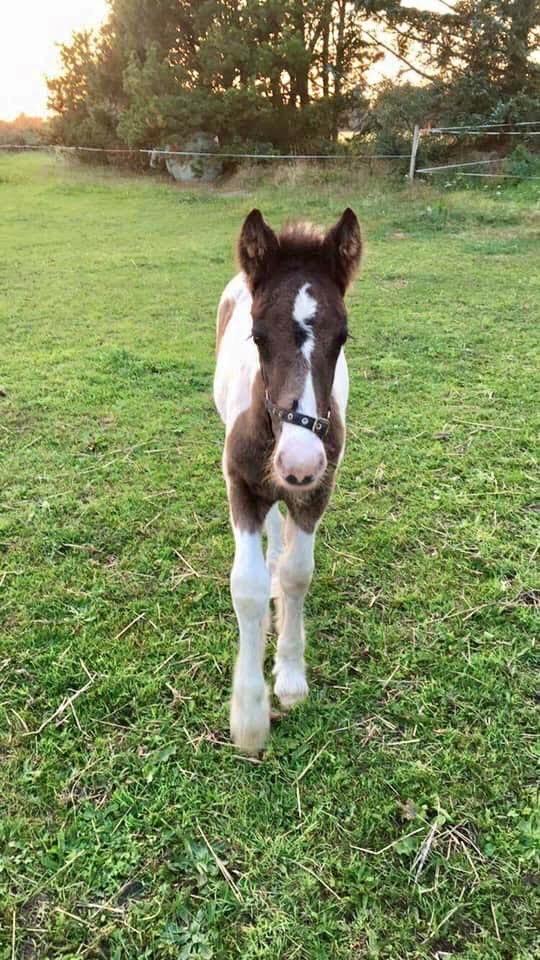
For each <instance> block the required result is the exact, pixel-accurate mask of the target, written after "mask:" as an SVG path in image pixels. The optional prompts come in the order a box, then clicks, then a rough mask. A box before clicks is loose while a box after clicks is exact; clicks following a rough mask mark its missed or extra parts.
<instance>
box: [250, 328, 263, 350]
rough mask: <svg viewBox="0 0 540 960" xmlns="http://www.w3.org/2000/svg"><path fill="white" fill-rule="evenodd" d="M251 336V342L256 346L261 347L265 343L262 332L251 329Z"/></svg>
mask: <svg viewBox="0 0 540 960" xmlns="http://www.w3.org/2000/svg"><path fill="white" fill-rule="evenodd" d="M251 336H252V338H253V343H254V344H255V345H256V346H257V347H263V346H264V345H265V343H266V337H265V336H264V334H263V333H257V332H256V331H255V330H253V332H252V334H251Z"/></svg>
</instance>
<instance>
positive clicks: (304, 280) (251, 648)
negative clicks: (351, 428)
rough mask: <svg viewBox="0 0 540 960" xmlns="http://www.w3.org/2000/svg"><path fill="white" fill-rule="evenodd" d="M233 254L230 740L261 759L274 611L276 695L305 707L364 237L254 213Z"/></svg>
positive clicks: (227, 417) (344, 222) (221, 394)
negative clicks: (321, 531)
mask: <svg viewBox="0 0 540 960" xmlns="http://www.w3.org/2000/svg"><path fill="white" fill-rule="evenodd" d="M238 253H239V259H240V265H241V267H242V272H241V273H239V274H238V275H237V276H236V277H235V278H234V279H233V280H231V282H230V283H229V284H228V285H227V287H226V288H225V290H224V292H223V295H222V297H221V301H220V304H219V311H218V327H217V341H218V343H217V350H218V353H217V366H216V374H215V380H214V399H215V403H216V406H217V409H218V411H219V413H220V416H221V418H222V420H223V421H224V423H225V428H226V438H225V448H224V455H223V472H224V475H225V481H226V484H227V492H228V496H229V505H230V512H231V522H232V527H233V531H234V539H235V545H236V550H235V557H234V564H233V568H232V571H231V594H232V600H233V605H234V609H235V612H236V616H237V619H238V627H239V631H240V648H239V653H238V658H237V661H236V666H235V670H234V680H233V691H232V700H231V714H230V723H231V733H232V737H233V739H234V742H235V743H236V744H237V746H238V747H240V748H241V749H243V750H245V751H247V752H250V753H256V752H258V751H259V750H260V749H261V748H262V747H263V746H264V743H265V741H266V738H267V735H268V730H269V726H270V705H269V698H268V692H267V689H266V684H265V681H264V674H263V661H264V648H265V633H266V627H267V622H268V614H269V602H270V598H271V597H272V598H274V599H275V600H276V601H277V605H278V641H277V652H276V658H275V666H274V675H275V684H274V692H275V694H276V696H277V697H278V699H279V700H280V702H281V704H282V706H283V707H285V708H290V707H292V706H294V704H295V703H298V702H299V701H301V700H303V699H304V698H305V697H306V696H307V693H308V685H307V682H306V669H305V662H304V618H303V607H304V598H305V596H306V593H307V590H308V587H309V584H310V581H311V577H312V573H313V548H314V539H315V530H316V528H317V524H318V522H319V520H320V519H321V517H322V515H323V513H324V510H325V508H326V506H327V504H328V500H329V497H330V494H331V491H332V486H333V480H334V474H335V471H336V468H337V466H338V464H339V462H340V460H341V457H342V455H343V447H344V440H345V409H346V405H347V396H348V374H347V364H346V361H345V356H344V353H343V346H344V344H345V341H346V339H347V315H346V312H345V307H344V304H343V296H344V293H345V290H346V289H347V286H348V285H349V283H350V281H351V280H352V278H353V276H354V274H355V272H356V269H357V267H358V265H359V262H360V254H361V239H360V227H359V224H358V220H357V219H356V216H355V214H354V213H353V211H352V210H350V209H347V210H345V212H344V213H343V215H342V217H341V218H340V220H339V221H338V223H337V224H336V225H335V226H334V227H332V229H331V230H329V231H328V232H327V233H324V232H323V231H321V230H319V229H317V228H314V227H313V226H311V225H310V224H305V223H299V224H294V225H291V226H287V227H285V228H284V229H283V230H282V232H281V233H280V234H278V235H276V234H275V233H274V231H273V230H272V229H271V228H270V227H269V226H268V224H267V223H265V221H264V220H263V218H262V216H261V214H260V212H259V211H258V210H252V212H251V213H250V214H249V216H248V217H247V219H246V221H245V223H244V225H243V228H242V232H241V235H240V241H239V246H238ZM279 500H281V501H283V502H284V503H285V504H286V506H287V516H286V519H285V520H284V519H283V518H282V514H281V512H280V510H279V507H278V501H279ZM263 527H264V528H265V529H266V534H267V538H268V547H267V554H266V560H265V557H264V554H263V545H262V533H263Z"/></svg>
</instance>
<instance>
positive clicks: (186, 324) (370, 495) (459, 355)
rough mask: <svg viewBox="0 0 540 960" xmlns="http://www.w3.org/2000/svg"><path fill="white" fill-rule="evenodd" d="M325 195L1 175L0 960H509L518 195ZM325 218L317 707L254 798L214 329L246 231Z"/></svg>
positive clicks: (517, 738) (530, 570)
mask: <svg viewBox="0 0 540 960" xmlns="http://www.w3.org/2000/svg"><path fill="white" fill-rule="evenodd" d="M350 181H351V182H350V183H349V187H348V189H347V187H346V184H345V180H344V179H342V180H341V182H340V181H336V182H335V183H332V182H331V181H330V180H328V179H325V178H323V176H322V175H320V174H316V175H315V174H314V181H313V183H311V184H310V181H309V178H308V176H307V175H305V174H304V175H302V176H300V177H299V178H298V180H297V182H295V181H294V178H291V177H289V178H286V177H284V178H283V183H282V184H281V185H279V184H268V183H267V184H264V183H262V184H259V185H257V182H256V181H255V180H253V181H250V180H249V179H246V181H245V182H244V183H243V184H238V183H236V184H232V185H229V186H224V187H222V188H221V189H220V190H215V191H213V190H209V189H204V188H200V189H198V188H192V189H190V190H186V189H182V188H179V187H178V186H174V185H172V184H169V183H165V182H159V181H153V180H150V179H144V178H136V177H120V176H119V175H116V174H114V173H103V172H100V171H99V169H97V168H96V169H92V168H77V167H73V168H70V167H65V166H64V165H62V164H55V162H54V160H51V159H50V158H46V157H42V156H9V157H1V158H0V251H1V254H0V391H1V393H0V636H1V639H0V761H1V765H0V927H1V932H0V958H2V960H8V958H9V960H12V958H22V960H35V958H47V960H49V958H51V960H54V958H58V957H69V958H75V957H77V958H78V957H103V958H105V957H106V958H113V960H143V958H167V957H174V958H178V957H180V958H188V957H189V958H209V957H214V958H218V960H228V958H236V957H238V958H242V960H255V958H264V960H293V958H295V960H302V958H304V960H334V958H336V960H337V958H339V960H343V958H354V960H360V958H381V960H404V958H425V960H427V958H430V960H446V958H449V957H456V958H459V960H491V958H493V960H495V958H496V960H532V957H533V956H535V955H536V953H535V948H534V946H533V926H534V909H533V905H534V894H535V885H537V884H538V881H539V873H538V867H537V865H536V864H535V861H534V854H535V844H537V838H538V819H537V808H536V811H535V799H534V784H535V769H534V750H535V740H534V732H535V721H534V712H533V710H534V692H533V691H534V686H533V671H532V665H533V641H534V635H535V632H536V628H537V625H538V609H537V608H538V605H539V603H540V584H539V581H538V577H537V561H538V554H537V549H538V517H539V511H540V493H539V491H538V486H536V488H535V484H537V480H538V473H537V464H535V460H534V452H535V443H536V441H537V436H538V411H539V397H538V391H536V393H535V386H537V385H538V362H539V351H538V342H539V338H538V329H539V324H538V319H539V315H540V289H539V270H538V266H539V259H540V258H539V251H540V242H539V240H540V235H539V220H540V189H539V188H538V187H537V186H536V185H533V184H530V185H523V186H520V187H504V188H503V189H502V190H501V191H496V190H495V188H489V189H481V188H477V185H476V184H475V189H471V190H468V191H464V190H463V191H457V190H454V189H452V188H449V189H448V190H447V191H446V192H444V191H442V192H440V193H438V192H436V191H435V190H434V189H432V188H429V187H426V186H421V185H418V186H417V187H416V188H415V190H414V191H413V192H411V193H409V192H408V191H407V189H406V188H398V187H392V186H391V185H389V183H388V182H385V181H377V180H376V179H373V180H369V179H368V180H364V181H358V183H357V184H356V185H355V176H354V174H352V175H351V177H350ZM347 204H350V205H351V206H353V207H354V208H355V210H356V211H357V213H358V215H359V217H360V219H361V221H362V224H363V227H364V232H365V236H366V245H367V255H366V260H365V267H364V271H363V274H362V278H361V279H360V281H359V282H358V283H357V285H356V287H355V289H354V291H353V293H352V295H351V297H350V299H349V307H350V327H351V330H352V332H353V333H354V337H355V339H354V340H353V341H352V342H351V344H350V346H349V347H348V356H349V360H350V365H351V373H352V400H351V408H350V416H349V424H350V430H349V441H348V451H347V455H346V458H345V462H344V466H343V469H342V472H341V475H340V480H339V485H338V489H337V492H336V496H335V498H334V500H333V504H332V508H331V509H330V510H329V511H328V513H327V514H326V517H325V519H324V523H323V525H322V528H321V530H320V534H319V538H318V546H317V552H316V558H317V573H316V578H315V580H314V585H313V589H312V592H311V594H310V597H309V600H308V609H307V627H308V646H309V652H308V658H309V673H310V681H311V689H312V693H311V697H310V699H309V701H308V702H307V703H306V704H305V705H303V706H302V707H301V708H300V709H298V710H297V711H296V712H294V713H293V714H291V715H290V716H289V717H288V718H286V719H283V720H282V721H281V722H280V723H279V724H276V726H275V728H274V731H273V735H272V738H271V741H270V745H269V749H268V751H267V754H266V757H265V760H264V762H262V763H260V764H256V763H251V762H249V761H247V760H246V759H244V758H242V757H239V756H238V755H236V753H235V751H234V750H233V749H232V747H231V746H230V744H229V742H228V732H227V714H228V704H227V699H228V694H229V682H230V673H231V665H232V659H233V655H234V651H235V643H236V640H235V635H236V631H235V622H234V618H233V614H232V608H231V603H230V599H229V593H228V572H229V568H230V564H231V559H232V542H231V537H230V534H229V529H228V517H227V505H226V498H225V493H224V489H223V482H222V478H221V474H220V457H221V447H222V429H221V425H220V423H219V421H218V418H217V415H216V414H215V412H214V410H213V406H212V400H211V383H212V373H213V353H214V317H215V309H216V303H217V300H218V298H219V295H220V293H221V290H222V287H223V285H224V284H225V282H226V281H227V279H228V278H229V277H230V276H231V270H232V253H233V244H234V239H235V236H236V234H237V231H238V229H239V226H240V224H241V220H242V217H243V216H244V215H245V214H246V213H247V212H248V210H249V209H251V207H253V206H260V207H261V208H262V210H263V212H264V213H265V214H266V215H267V217H268V219H269V220H270V222H272V223H273V224H276V225H278V224H279V223H280V222H281V221H282V220H283V219H285V218H286V217H288V216H300V215H305V216H308V217H309V218H311V219H314V220H316V221H320V222H322V223H325V224H329V223H331V222H332V221H333V220H334V219H335V218H336V217H337V216H338V214H339V213H340V212H341V210H342V209H343V207H344V206H345V205H347ZM272 646H273V641H272V639H271V641H270V643H269V657H270V654H271V652H272ZM70 697H72V701H71V703H70V704H69V705H68V704H67V703H66V701H67V698H70ZM62 705H63V707H62ZM59 708H61V709H59ZM535 831H536V832H535ZM535 837H536V840H535ZM214 855H215V857H217V858H219V860H220V863H221V862H222V863H223V864H225V865H226V866H225V869H224V871H223V872H222V871H221V870H220V869H219V868H218V865H217V863H216V859H215V857H214Z"/></svg>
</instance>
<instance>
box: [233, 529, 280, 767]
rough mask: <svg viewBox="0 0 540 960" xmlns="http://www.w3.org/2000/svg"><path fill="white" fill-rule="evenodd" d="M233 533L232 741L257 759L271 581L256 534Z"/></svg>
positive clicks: (265, 726) (264, 705) (266, 722)
mask: <svg viewBox="0 0 540 960" xmlns="http://www.w3.org/2000/svg"><path fill="white" fill-rule="evenodd" d="M233 530H234V540H235V547H236V549H235V555H234V563H233V567H232V570H231V596H232V600H233V606H234V610H235V613H236V617H237V620H238V627H239V633H240V644H239V649H238V657H237V660H236V664H235V668H234V678H233V689H232V698H231V709H230V726H231V735H232V738H233V740H234V742H235V744H236V745H237V746H238V747H240V748H241V749H242V750H245V751H246V752H247V753H258V752H259V750H262V748H263V747H264V744H265V742H266V738H267V736H268V732H269V730H270V704H269V700H268V691H267V689H266V684H265V682H264V674H263V663H264V646H265V620H266V618H267V615H268V606H269V600H270V576H269V573H268V569H267V566H266V563H265V560H264V556H263V551H262V538H261V535H260V533H249V532H248V531H245V530H240V529H239V528H238V527H234V526H233Z"/></svg>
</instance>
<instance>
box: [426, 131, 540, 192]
mask: <svg viewBox="0 0 540 960" xmlns="http://www.w3.org/2000/svg"><path fill="white" fill-rule="evenodd" d="M494 127H496V128H497V129H496V130H494V129H492V128H494ZM507 127H512V128H514V127H522V128H525V127H527V128H528V129H521V130H515V129H511V130H507V129H506V128H507ZM531 127H540V120H519V121H518V122H517V123H480V124H478V125H477V126H473V125H472V124H471V125H464V126H455V127H420V125H419V124H417V125H416V126H415V128H414V134H413V141H412V148H411V159H410V164H409V180H414V177H415V175H416V174H417V173H425V174H433V173H439V172H443V171H445V170H460V168H462V167H480V166H485V165H489V164H493V163H497V164H501V163H503V162H504V160H505V159H506V157H497V158H495V159H491V160H465V161H463V162H462V163H445V164H441V165H439V166H434V167H417V166H416V157H417V154H418V148H419V146H420V140H421V138H422V136H430V135H433V134H434V135H439V136H451V137H457V136H467V137H469V136H479V137H501V136H505V137H538V136H540V130H538V129H537V130H531V129H530V128H531ZM456 175H457V176H460V177H497V178H501V177H502V178H504V179H514V180H540V177H536V176H523V175H521V174H511V173H500V172H497V173H483V172H480V173H479V172H477V171H476V172H469V171H465V172H459V173H457V174H456Z"/></svg>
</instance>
